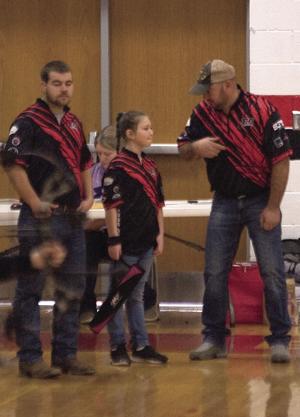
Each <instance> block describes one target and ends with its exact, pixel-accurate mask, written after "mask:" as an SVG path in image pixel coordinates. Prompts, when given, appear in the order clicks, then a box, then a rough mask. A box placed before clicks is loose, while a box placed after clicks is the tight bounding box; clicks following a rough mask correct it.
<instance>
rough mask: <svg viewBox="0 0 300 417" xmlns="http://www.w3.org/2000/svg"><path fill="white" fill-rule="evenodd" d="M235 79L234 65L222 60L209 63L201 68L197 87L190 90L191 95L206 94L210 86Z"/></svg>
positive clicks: (194, 86)
mask: <svg viewBox="0 0 300 417" xmlns="http://www.w3.org/2000/svg"><path fill="white" fill-rule="evenodd" d="M234 77H235V69H234V67H233V66H232V65H230V64H227V62H224V61H222V60H221V59H213V60H212V61H208V62H207V63H206V64H204V65H203V67H202V68H201V71H200V74H199V78H198V80H197V82H196V84H195V85H193V87H192V88H191V89H190V91H189V94H193V95H201V94H204V93H205V92H206V91H207V90H208V88H209V86H210V85H211V84H214V83H221V82H223V81H227V80H232V79H233V78H234Z"/></svg>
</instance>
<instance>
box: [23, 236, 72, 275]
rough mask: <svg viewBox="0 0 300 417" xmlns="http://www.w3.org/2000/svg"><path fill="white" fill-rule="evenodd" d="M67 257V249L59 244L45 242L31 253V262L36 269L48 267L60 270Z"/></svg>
mask: <svg viewBox="0 0 300 417" xmlns="http://www.w3.org/2000/svg"><path fill="white" fill-rule="evenodd" d="M66 255H67V251H66V249H65V248H64V247H63V246H62V245H61V244H60V243H59V242H51V241H49V242H44V243H42V244H41V245H39V246H38V247H36V248H34V249H32V251H31V252H30V262H31V265H32V266H33V268H35V269H44V268H46V267H48V266H50V267H52V268H58V267H59V266H60V265H61V264H62V263H63V261H64V260H65V257H66Z"/></svg>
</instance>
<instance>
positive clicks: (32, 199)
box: [6, 165, 57, 218]
mask: <svg viewBox="0 0 300 417" xmlns="http://www.w3.org/2000/svg"><path fill="white" fill-rule="evenodd" d="M6 173H7V175H8V178H9V180H10V182H11V183H12V185H13V187H14V189H15V190H16V191H17V193H18V194H19V196H20V198H21V200H23V201H24V202H25V203H26V204H28V206H29V207H30V208H31V210H32V212H33V214H34V216H35V217H37V218H47V217H50V216H51V213H52V209H54V208H56V207H57V204H52V203H49V202H46V201H41V200H40V198H39V197H38V195H37V194H36V192H35V191H34V189H33V188H32V186H31V184H30V181H29V179H28V176H27V173H26V171H25V169H24V168H22V167H21V166H20V165H12V166H10V167H9V168H6Z"/></svg>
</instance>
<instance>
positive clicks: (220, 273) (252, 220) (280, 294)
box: [202, 193, 291, 345]
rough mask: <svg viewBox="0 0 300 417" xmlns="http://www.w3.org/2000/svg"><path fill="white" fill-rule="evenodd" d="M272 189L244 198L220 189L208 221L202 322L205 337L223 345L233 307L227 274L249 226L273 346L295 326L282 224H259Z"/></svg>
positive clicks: (267, 338) (284, 342) (284, 340)
mask: <svg viewBox="0 0 300 417" xmlns="http://www.w3.org/2000/svg"><path fill="white" fill-rule="evenodd" d="M267 201H268V194H267V193H262V194H259V195H257V196H255V197H245V198H241V199H237V198H226V197H223V196H221V195H219V194H217V193H216V194H215V196H214V199H213V205H212V211H211V214H210V218H209V222H208V230H207V237H206V245H205V247H206V250H205V270H204V280H205V292H204V300H203V302H204V307H203V314H202V322H203V324H204V326H205V328H204V330H203V332H202V333H203V334H204V337H205V339H209V340H211V341H214V342H215V343H217V344H223V343H224V340H225V336H226V334H228V331H227V330H226V324H225V321H226V313H227V309H228V286H227V284H228V275H229V272H230V270H231V266H232V262H233V260H234V256H235V254H236V251H237V248H238V244H239V240H240V235H241V232H242V230H243V228H244V227H245V226H246V227H247V229H248V232H249V236H250V239H251V240H252V243H253V247H254V251H255V255H256V259H257V262H258V265H259V269H260V273H261V277H262V279H263V281H264V295H265V303H266V312H267V317H268V319H269V323H270V330H271V333H272V334H271V335H269V336H267V337H266V340H267V342H268V343H269V344H270V345H272V344H275V343H283V344H285V345H287V344H288V343H289V340H290V336H288V332H289V330H290V327H291V323H290V318H289V314H288V310H287V289H286V282H285V275H284V263H283V256H282V248H281V225H280V224H279V225H278V226H276V227H275V228H274V229H272V230H271V231H266V230H264V229H263V228H262V227H261V226H260V214H261V212H262V210H263V209H264V208H265V207H266V204H267Z"/></svg>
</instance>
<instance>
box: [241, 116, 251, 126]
mask: <svg viewBox="0 0 300 417" xmlns="http://www.w3.org/2000/svg"><path fill="white" fill-rule="evenodd" d="M241 125H242V126H243V127H252V126H253V125H254V118H253V117H249V116H243V117H242V118H241Z"/></svg>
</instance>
